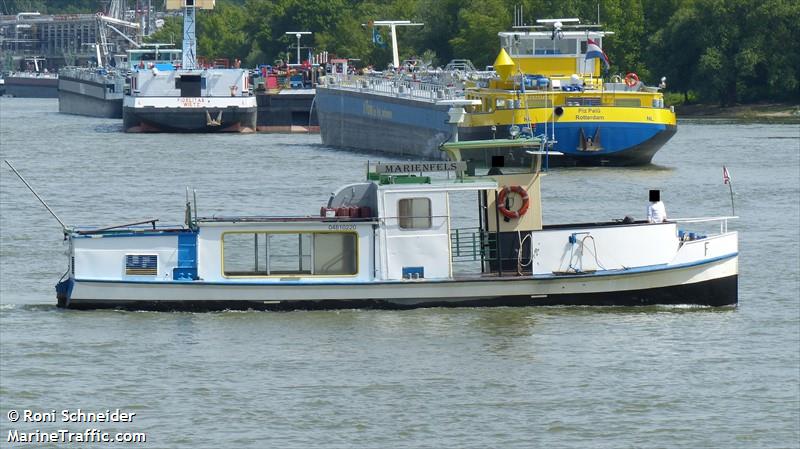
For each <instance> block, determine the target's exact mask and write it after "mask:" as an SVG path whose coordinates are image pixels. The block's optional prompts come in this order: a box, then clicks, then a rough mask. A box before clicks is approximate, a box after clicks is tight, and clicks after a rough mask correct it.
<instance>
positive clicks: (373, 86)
mask: <svg viewBox="0 0 800 449" xmlns="http://www.w3.org/2000/svg"><path fill="white" fill-rule="evenodd" d="M325 84H327V85H328V86H331V87H337V88H342V89H348V90H354V91H358V92H371V93H377V94H381V95H386V96H392V97H398V98H414V99H417V100H426V101H430V102H433V103H435V102H436V101H440V100H454V99H460V98H463V90H462V89H461V88H459V87H457V86H450V85H448V84H446V83H438V82H427V81H415V80H410V79H394V78H381V77H377V76H360V75H349V76H342V75H336V76H329V77H328V79H327V80H326V83H325Z"/></svg>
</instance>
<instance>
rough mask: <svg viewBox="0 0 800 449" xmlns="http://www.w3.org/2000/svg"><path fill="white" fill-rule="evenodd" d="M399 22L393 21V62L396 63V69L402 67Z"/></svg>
mask: <svg viewBox="0 0 800 449" xmlns="http://www.w3.org/2000/svg"><path fill="white" fill-rule="evenodd" d="M396 26H397V24H396V23H392V24H391V27H392V64H394V68H395V69H399V68H400V54H399V52H398V51H397V28H396Z"/></svg>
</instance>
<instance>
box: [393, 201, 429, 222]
mask: <svg viewBox="0 0 800 449" xmlns="http://www.w3.org/2000/svg"><path fill="white" fill-rule="evenodd" d="M397 216H398V223H399V224H400V228H401V229H430V228H431V200H430V198H403V199H402V200H400V201H399V202H398V204H397Z"/></svg>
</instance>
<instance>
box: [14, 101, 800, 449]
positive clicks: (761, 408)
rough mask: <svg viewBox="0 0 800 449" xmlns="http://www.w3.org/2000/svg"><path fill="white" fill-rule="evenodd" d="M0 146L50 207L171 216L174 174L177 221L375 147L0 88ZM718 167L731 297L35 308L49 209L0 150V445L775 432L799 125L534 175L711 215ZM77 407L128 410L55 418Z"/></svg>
mask: <svg viewBox="0 0 800 449" xmlns="http://www.w3.org/2000/svg"><path fill="white" fill-rule="evenodd" d="M0 148H1V149H0V152H1V153H2V159H9V160H11V161H13V163H14V164H15V166H16V167H17V169H18V170H20V172H21V173H22V174H23V175H24V176H25V177H26V178H27V179H28V181H29V182H30V183H31V184H33V186H34V187H35V188H36V189H37V190H38V191H39V193H40V194H41V195H42V196H43V197H44V198H45V199H46V200H47V201H48V202H49V204H50V206H51V207H52V208H53V210H54V211H55V212H56V213H57V214H58V215H59V216H60V217H61V219H62V220H63V221H65V222H66V223H68V224H70V225H112V224H122V223H126V222H132V221H138V220H142V219H148V218H159V219H161V220H162V222H174V223H179V222H181V221H182V219H183V204H184V198H185V188H186V187H187V186H190V187H193V188H196V189H197V191H198V203H199V209H200V215H211V214H214V213H217V214H222V213H225V214H280V213H300V214H313V213H315V212H316V211H318V210H319V207H320V205H322V204H323V203H324V202H325V201H326V200H327V197H328V195H329V194H330V192H331V191H332V189H333V188H335V187H336V186H338V185H339V184H340V183H344V182H351V181H359V180H361V179H363V176H364V169H365V165H364V164H365V162H366V160H367V159H373V160H377V159H382V160H384V161H391V160H394V159H392V158H390V157H386V156H382V157H381V156H376V155H370V154H366V153H353V152H345V151H339V150H334V149H330V148H326V147H324V146H322V145H321V144H320V141H319V136H318V135H293V136H290V135H264V134H260V135H219V136H215V135H168V134H163V135H131V134H124V133H122V132H121V125H120V123H119V121H116V120H103V119H93V118H85V117H75V116H65V115H60V114H59V113H58V112H57V102H56V101H55V100H47V99H43V100H33V99H9V98H2V99H0ZM723 164H725V165H727V167H728V169H729V170H730V173H731V176H732V178H733V187H734V192H735V206H736V214H737V215H739V216H740V217H741V218H740V219H739V220H736V221H733V222H731V225H730V226H731V228H732V229H736V230H738V231H740V251H741V252H740V274H741V277H740V287H739V301H740V304H739V307H738V308H725V309H710V308H693V307H677V308H662V307H652V308H642V309H637V308H609V309H599V308H583V307H581V308H495V309H472V308H456V309H422V310H412V311H368V310H346V311H335V312H325V311H316V312H284V313H270V312H221V313H200V314H194V313H155V312H152V313H151V312H120V311H65V310H59V309H57V308H56V307H55V291H54V288H53V287H54V285H55V283H56V282H57V281H58V279H59V278H60V277H61V275H62V274H63V273H64V271H65V269H66V257H65V256H64V247H63V244H62V238H61V232H60V226H59V225H58V223H57V222H56V221H55V220H54V219H53V218H52V217H51V216H50V215H49V214H48V213H47V212H46V211H45V210H44V208H43V207H41V206H40V205H39V204H38V203H37V202H36V200H35V198H34V197H33V195H31V193H30V192H28V191H27V190H26V189H25V187H24V185H23V184H22V183H21V182H20V181H19V180H18V179H16V177H15V176H14V175H13V173H12V172H11V171H10V170H8V168H7V167H5V166H3V167H2V168H0V243H1V244H2V246H0V256H1V259H2V260H1V261H0V447H32V446H33V445H31V444H25V443H16V444H15V443H9V442H8V436H9V432H10V431H11V432H13V431H15V430H16V431H20V432H36V431H39V432H40V433H43V432H53V431H57V430H59V429H66V430H70V431H74V432H84V431H85V429H92V428H94V429H98V430H100V431H103V432H111V433H112V434H115V433H117V432H142V433H145V434H146V438H147V442H146V443H142V444H136V445H132V444H110V443H95V444H77V443H73V444H60V445H56V444H51V445H50V446H49V447H109V446H119V447H152V448H183V447H195V448H211V447H242V448H243V447H252V448H265V447H280V448H312V447H325V448H350V447H365V448H367V447H368V448H386V447H397V448H403V447H410V448H419V447H459V448H486V447H497V448H528V447H548V448H559V447H575V448H585V447H597V448H619V447H654V448H666V447H676V448H685V447H698V448H699V447H709V448H732V447H739V448H790V447H799V446H800V297H799V295H800V275H799V274H798V273H799V272H800V256H799V255H798V254H800V245H798V241H799V240H800V230H798V223H800V201H798V198H799V197H800V126H798V125H786V124H769V123H760V124H748V123H740V122H726V121H711V120H705V121H682V122H680V124H679V131H678V134H677V135H676V136H675V137H674V138H673V139H672V140H671V141H670V142H669V143H668V144H667V145H666V146H665V147H664V148H663V149H662V150H661V151H660V152H659V153H658V154H657V155H656V157H655V160H654V165H652V166H649V167H644V168H626V169H616V168H595V169H561V170H554V171H552V172H551V176H548V177H547V178H546V179H545V180H544V185H543V197H544V208H545V210H544V218H545V221H546V222H547V223H560V222H573V221H575V222H580V221H589V220H595V219H598V220H599V219H609V218H620V217H623V216H625V215H632V216H634V217H637V218H641V217H643V216H644V215H645V211H646V205H647V191H648V189H650V188H660V189H662V197H663V199H664V201H665V203H666V206H667V212H668V214H669V216H671V217H697V216H719V215H729V214H730V213H731V210H730V209H731V205H730V195H729V191H728V187H727V186H726V185H723V183H722V165H723ZM456 209H457V210H459V211H460V210H462V209H463V215H464V216H466V215H469V214H471V213H472V211H473V210H474V205H472V204H471V203H469V204H468V203H465V204H464V205H463V207H462V208H459V207H456ZM460 213H461V212H459V214H460ZM78 408H80V409H82V410H83V411H89V412H104V411H105V410H111V411H114V410H116V409H120V410H121V411H122V412H127V413H136V415H135V416H134V417H133V418H132V422H111V423H108V422H95V423H85V422H77V423H76V422H69V423H63V422H62V419H61V418H62V416H61V412H62V411H63V410H70V411H75V410H76V409H78ZM26 410H27V411H29V412H44V413H45V415H44V416H38V419H39V420H41V419H43V418H47V416H48V415H47V414H48V413H49V412H51V411H55V413H54V414H55V415H57V416H56V422H26V421H31V420H33V419H34V418H37V416H36V415H31V414H29V415H27V418H25V416H26V415H25V411H26ZM12 411H14V412H16V413H19V414H20V415H19V416H20V418H18V421H16V422H14V421H13V417H14V414H13V413H11V412H12ZM73 441H75V440H73ZM37 447H38V446H37ZM44 447H48V446H47V445H44Z"/></svg>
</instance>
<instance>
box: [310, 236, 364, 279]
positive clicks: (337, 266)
mask: <svg viewBox="0 0 800 449" xmlns="http://www.w3.org/2000/svg"><path fill="white" fill-rule="evenodd" d="M356 260H357V258H356V235H355V234H352V233H344V232H338V233H333V232H332V233H329V234H314V274H318V275H333V274H356V273H357V272H358V267H357V265H356Z"/></svg>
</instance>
